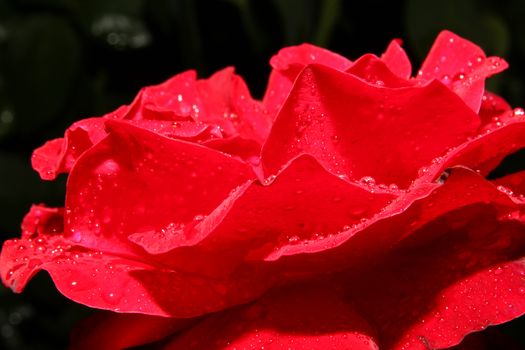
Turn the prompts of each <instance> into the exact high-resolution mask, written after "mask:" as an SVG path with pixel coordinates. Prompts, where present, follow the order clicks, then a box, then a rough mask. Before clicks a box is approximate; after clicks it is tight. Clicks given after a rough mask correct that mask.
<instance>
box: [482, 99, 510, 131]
mask: <svg viewBox="0 0 525 350" xmlns="http://www.w3.org/2000/svg"><path fill="white" fill-rule="evenodd" d="M510 111H512V108H511V107H510V105H509V104H508V103H507V101H505V100H504V99H503V98H501V97H500V96H498V95H496V94H493V93H491V92H489V91H485V93H484V94H483V97H482V98H481V107H480V109H479V117H480V118H481V120H482V124H487V123H489V122H494V119H495V118H497V117H499V116H500V115H502V114H505V113H508V112H510Z"/></svg>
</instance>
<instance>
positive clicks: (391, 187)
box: [388, 184, 399, 191]
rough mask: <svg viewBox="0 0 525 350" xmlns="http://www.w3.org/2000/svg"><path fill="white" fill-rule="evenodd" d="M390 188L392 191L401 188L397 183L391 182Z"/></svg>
mask: <svg viewBox="0 0 525 350" xmlns="http://www.w3.org/2000/svg"><path fill="white" fill-rule="evenodd" d="M388 189H389V190H390V191H397V190H398V189H399V187H398V186H397V185H396V184H390V185H388Z"/></svg>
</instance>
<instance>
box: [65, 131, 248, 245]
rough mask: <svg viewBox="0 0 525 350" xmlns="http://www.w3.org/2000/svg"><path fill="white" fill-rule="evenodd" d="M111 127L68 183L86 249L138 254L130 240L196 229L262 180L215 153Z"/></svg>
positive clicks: (70, 223) (70, 224)
mask: <svg viewBox="0 0 525 350" xmlns="http://www.w3.org/2000/svg"><path fill="white" fill-rule="evenodd" d="M108 127H109V129H110V133H109V135H108V136H107V137H106V138H105V139H104V140H103V141H101V142H99V143H98V144H97V145H96V146H94V147H93V148H91V149H90V150H89V151H88V152H86V153H85V154H84V156H83V157H82V158H81V159H80V160H79V161H78V162H77V164H76V166H75V167H74V168H73V171H72V172H71V175H70V178H69V181H68V188H67V190H68V192H67V193H68V195H67V198H66V228H65V230H66V231H65V232H66V235H67V236H68V237H70V238H71V239H72V240H74V241H76V242H79V243H81V244H82V245H83V246H85V247H91V248H94V249H97V250H103V251H112V252H121V253H125V254H129V253H131V252H134V253H137V249H138V246H136V245H135V244H132V243H131V242H130V241H129V240H128V238H127V237H128V236H129V235H131V234H134V233H140V232H150V231H151V232H156V231H157V230H161V229H163V228H165V227H168V226H170V225H172V226H177V225H182V226H184V225H186V224H191V223H192V222H193V221H194V218H195V217H196V216H198V215H206V214H208V213H210V212H211V211H212V210H213V209H214V208H215V207H216V206H217V205H218V204H220V203H221V202H222V201H223V200H224V198H226V197H227V195H228V193H229V192H230V191H231V190H232V189H233V188H235V187H236V186H238V185H240V184H241V183H243V182H245V181H246V180H248V179H250V178H253V177H254V175H253V172H252V171H251V169H250V167H249V166H248V165H246V164H245V163H244V162H241V161H239V160H236V159H233V158H231V157H229V156H227V155H224V154H222V153H220V152H217V151H214V150H211V149H209V148H205V147H203V146H199V145H196V144H191V143H186V142H183V141H179V140H172V139H168V138H165V137H162V136H160V135H158V134H155V133H153V132H150V131H147V130H144V129H141V128H137V127H134V126H131V125H129V124H127V123H123V122H116V121H115V122H113V123H108ZM210 184H213V186H210ZM95 203H96V205H94V204H95ZM159 208H162V209H159ZM134 242H135V243H138V244H139V246H140V245H142V244H146V241H142V242H138V241H136V240H134ZM134 247H135V248H134Z"/></svg>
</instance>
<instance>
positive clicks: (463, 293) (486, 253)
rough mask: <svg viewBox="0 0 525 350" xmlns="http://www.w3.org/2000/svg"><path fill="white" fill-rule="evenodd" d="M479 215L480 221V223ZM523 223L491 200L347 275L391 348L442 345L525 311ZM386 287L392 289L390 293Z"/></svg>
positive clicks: (355, 296)
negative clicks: (501, 213)
mask: <svg viewBox="0 0 525 350" xmlns="http://www.w3.org/2000/svg"><path fill="white" fill-rule="evenodd" d="M474 218H475V220H474ZM524 229H525V226H524V225H523V224H522V223H521V222H518V221H514V220H512V221H506V220H503V221H500V219H498V217H497V213H496V212H495V210H494V209H493V208H492V207H491V206H490V205H485V204H479V205H475V206H470V207H465V208H463V209H460V210H456V211H454V212H451V213H450V214H447V215H445V216H443V217H440V218H439V219H438V220H435V221H433V222H430V223H429V224H427V225H426V226H424V227H423V228H422V229H421V230H419V231H418V232H417V233H415V234H414V235H412V236H411V237H410V239H408V240H406V241H404V242H403V243H401V246H400V247H398V249H397V250H396V251H395V252H393V253H392V254H391V255H390V256H388V257H387V258H386V259H385V260H384V261H383V262H382V263H380V264H378V267H377V268H373V269H371V270H370V271H367V272H365V273H363V274H361V275H358V276H352V277H348V276H347V277H346V280H358V281H359V283H358V284H351V285H349V286H348V290H349V293H350V296H349V298H350V299H351V300H353V301H354V302H355V303H356V306H357V307H358V309H359V310H361V312H362V314H363V315H366V316H367V319H368V320H369V321H370V322H371V323H372V324H375V325H377V326H378V333H379V334H380V339H381V343H382V344H383V345H384V346H385V348H389V349H441V348H446V347H449V346H452V345H455V344H458V343H459V342H460V341H461V339H462V338H463V337H464V336H465V335H466V334H468V333H470V332H473V331H479V330H482V329H485V328H486V327H487V326H489V325H493V324H500V323H503V322H507V321H509V320H512V319H514V318H516V317H519V316H520V315H522V314H523V313H525V298H524V297H523V295H524V293H525V279H524V278H523V276H524V275H525V260H524V258H522V257H523V256H524V255H525V236H524V235H523V232H524ZM385 291H387V293H385Z"/></svg>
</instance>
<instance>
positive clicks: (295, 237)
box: [288, 236, 299, 244]
mask: <svg viewBox="0 0 525 350" xmlns="http://www.w3.org/2000/svg"><path fill="white" fill-rule="evenodd" d="M288 242H290V243H292V244H293V243H297V242H299V236H290V237H288Z"/></svg>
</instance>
